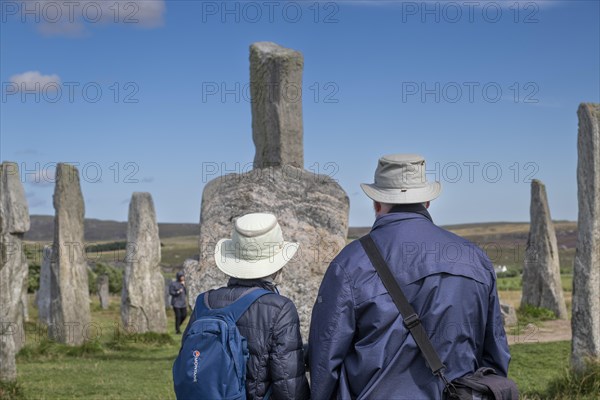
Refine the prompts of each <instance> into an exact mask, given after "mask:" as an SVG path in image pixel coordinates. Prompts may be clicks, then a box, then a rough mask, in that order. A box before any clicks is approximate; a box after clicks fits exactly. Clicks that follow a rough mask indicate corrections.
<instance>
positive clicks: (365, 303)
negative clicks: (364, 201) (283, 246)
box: [309, 154, 510, 400]
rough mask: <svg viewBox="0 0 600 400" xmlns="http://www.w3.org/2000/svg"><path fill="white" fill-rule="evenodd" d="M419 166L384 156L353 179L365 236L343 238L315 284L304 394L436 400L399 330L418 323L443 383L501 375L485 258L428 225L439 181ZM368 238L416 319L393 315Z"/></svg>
mask: <svg viewBox="0 0 600 400" xmlns="http://www.w3.org/2000/svg"><path fill="white" fill-rule="evenodd" d="M425 171H426V169H425V160H424V159H423V158H422V157H420V156H418V155H411V154H394V155H390V156H385V157H382V158H380V159H379V163H378V165H377V170H376V172H375V183H373V184H362V185H361V186H362V189H363V191H364V192H365V193H366V195H367V196H368V197H369V198H371V199H372V200H373V206H374V209H375V213H376V219H375V223H374V224H373V227H372V229H371V232H370V234H369V235H370V238H371V239H372V242H370V239H368V238H365V239H361V241H359V240H356V241H354V242H352V243H350V244H348V245H347V246H346V247H345V248H344V249H343V250H342V251H341V252H340V254H339V255H338V256H337V257H336V258H335V259H334V260H333V261H332V262H331V264H330V266H329V268H328V269H327V272H326V273H325V277H324V278H323V282H322V283H321V288H320V290H319V294H318V297H317V301H316V304H315V306H314V309H313V314H312V320H311V327H310V340H309V361H310V377H311V387H312V398H313V399H316V400H327V399H342V400H346V399H386V400H390V399H411V400H416V399H428V400H435V399H440V398H442V393H443V390H444V387H445V385H444V383H443V382H442V379H440V378H438V376H436V375H434V374H432V371H431V370H430V369H429V368H428V367H427V364H426V362H425V356H424V355H423V353H422V351H421V350H420V348H419V347H418V346H417V344H416V343H415V338H414V336H413V335H412V334H411V332H410V331H409V328H411V329H415V326H418V324H421V325H422V326H423V328H424V329H425V335H427V337H428V338H429V340H430V341H431V343H432V344H433V347H434V352H437V354H438V355H439V358H440V359H441V362H442V363H443V364H445V366H446V368H445V376H446V378H447V379H448V380H454V379H456V378H460V377H463V376H465V375H467V374H470V373H473V372H474V371H475V370H477V369H478V368H480V367H491V368H494V369H495V370H496V372H497V373H498V374H499V375H501V376H504V377H506V375H507V372H508V363H509V360H510V354H509V349H508V345H507V340H506V334H505V332H504V326H503V323H502V317H501V314H500V304H499V300H498V293H497V290H496V278H495V273H494V268H493V266H492V263H491V262H490V260H489V259H488V257H487V256H486V255H485V254H484V253H483V251H481V250H480V249H479V248H478V247H477V246H475V245H474V244H473V243H471V242H469V241H468V240H466V239H463V238H461V237H459V236H457V235H455V234H453V233H450V232H448V231H446V230H444V229H442V228H440V227H438V226H436V225H435V224H434V223H433V220H432V218H431V215H430V214H429V212H428V211H427V208H428V207H429V202H430V201H431V200H433V199H435V198H437V197H438V196H439V194H440V192H441V186H440V184H439V182H427V180H426V177H425ZM373 242H374V245H375V246H376V248H377V250H378V251H379V252H380V253H381V254H382V257H383V261H384V262H385V263H387V265H388V267H389V270H390V271H391V275H392V279H395V280H396V281H397V283H398V285H399V286H400V287H401V290H402V292H403V293H404V294H405V296H406V298H407V300H408V303H410V304H411V305H412V308H414V311H415V312H416V314H417V315H418V316H419V317H420V318H418V317H416V315H415V314H411V315H400V313H399V311H398V308H397V307H396V305H395V304H394V302H393V301H392V297H391V295H390V294H389V291H388V290H387V289H386V287H387V286H388V285H387V284H386V285H384V282H383V281H382V279H381V276H380V275H379V274H378V272H377V270H376V269H375V268H374V265H373V263H372V262H371V261H370V257H369V256H368V255H367V253H366V251H365V249H364V248H363V243H365V245H367V246H370V245H369V244H372V243H373ZM365 248H366V247H365ZM368 248H369V249H370V250H372V247H368ZM371 254H373V252H371ZM377 264H378V265H382V264H381V263H379V262H378V263H377ZM384 276H385V275H384ZM386 282H389V280H387V279H386ZM395 293H396V292H395ZM403 319H406V320H405V321H403ZM421 337H422V336H419V338H421ZM473 398H475V397H473Z"/></svg>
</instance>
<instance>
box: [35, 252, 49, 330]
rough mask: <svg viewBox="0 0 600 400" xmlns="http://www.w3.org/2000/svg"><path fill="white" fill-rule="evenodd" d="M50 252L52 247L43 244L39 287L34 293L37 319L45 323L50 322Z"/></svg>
mask: <svg viewBox="0 0 600 400" xmlns="http://www.w3.org/2000/svg"><path fill="white" fill-rule="evenodd" d="M52 254H53V253H52V247H51V246H44V250H43V251H42V266H41V268H40V287H39V289H38V292H37V294H36V303H37V308H38V319H39V320H40V322H42V323H44V324H46V325H49V324H50V301H51V299H50V275H51V274H52V272H51V269H52V267H51V266H50V263H51V262H52V256H53V255H52Z"/></svg>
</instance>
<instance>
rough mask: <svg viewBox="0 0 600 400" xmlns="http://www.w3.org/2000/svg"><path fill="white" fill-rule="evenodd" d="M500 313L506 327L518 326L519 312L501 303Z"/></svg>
mask: <svg viewBox="0 0 600 400" xmlns="http://www.w3.org/2000/svg"><path fill="white" fill-rule="evenodd" d="M500 311H501V312H502V322H503V323H504V326H512V325H516V324H517V322H518V319H517V311H516V310H515V308H514V307H513V306H511V305H510V304H502V303H500Z"/></svg>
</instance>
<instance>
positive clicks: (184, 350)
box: [173, 289, 273, 400]
mask: <svg viewBox="0 0 600 400" xmlns="http://www.w3.org/2000/svg"><path fill="white" fill-rule="evenodd" d="M272 293H273V292H270V291H268V290H265V289H255V290H252V291H251V292H249V293H246V294H245V295H242V297H240V298H239V299H237V300H236V301H235V302H233V303H232V304H230V305H229V306H227V307H223V308H216V309H210V308H208V307H207V306H206V303H205V300H204V298H205V296H206V295H207V293H202V294H201V295H200V296H198V298H197V299H196V307H195V308H194V313H195V314H196V320H195V321H194V322H193V323H192V325H191V326H190V328H189V329H188V331H187V333H186V335H185V337H184V338H183V346H182V347H181V349H180V350H179V355H178V356H177V359H175V363H174V364H173V383H174V386H175V395H176V396H177V399H178V400H218V399H227V400H245V399H246V362H247V361H248V357H249V356H250V355H249V352H248V344H247V342H246V338H245V337H243V336H242V335H241V333H240V331H239V330H238V328H237V325H236V322H237V321H238V319H240V317H241V316H242V314H244V313H245V312H246V310H248V308H249V307H250V306H251V305H252V303H254V302H255V301H256V300H258V298H259V297H261V296H264V295H266V294H272ZM269 394H270V393H269Z"/></svg>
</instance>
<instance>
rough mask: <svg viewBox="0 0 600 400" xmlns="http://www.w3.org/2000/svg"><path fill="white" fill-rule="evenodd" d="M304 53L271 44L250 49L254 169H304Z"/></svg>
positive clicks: (254, 46) (267, 43)
mask: <svg viewBox="0 0 600 400" xmlns="http://www.w3.org/2000/svg"><path fill="white" fill-rule="evenodd" d="M303 67H304V58H303V56H302V53H300V52H298V51H295V50H291V49H286V48H284V47H281V46H279V45H277V44H275V43H271V42H258V43H254V44H253V45H252V46H250V95H251V96H252V138H253V139H254V144H255V146H256V155H255V157H254V167H255V168H264V167H270V166H278V165H292V166H294V167H298V168H303V167H304V153H303V144H302V142H303V135H304V134H303V127H302V69H303Z"/></svg>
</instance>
